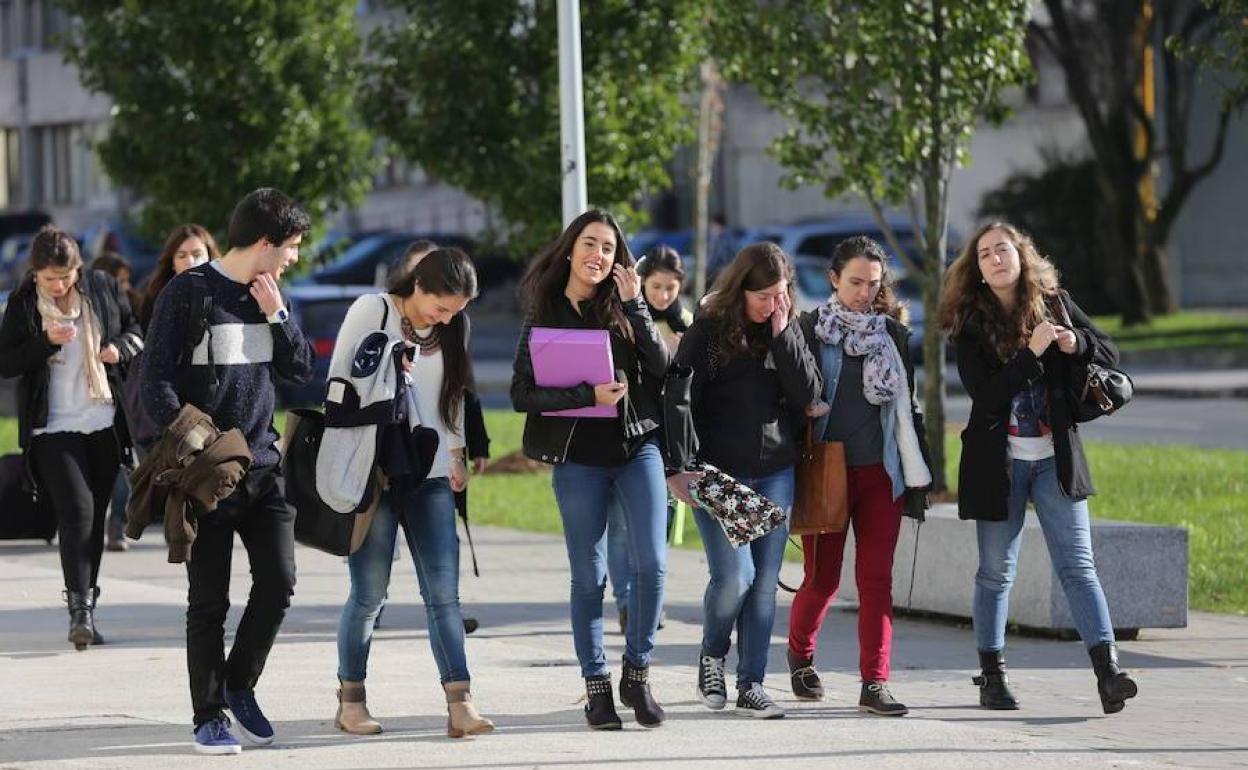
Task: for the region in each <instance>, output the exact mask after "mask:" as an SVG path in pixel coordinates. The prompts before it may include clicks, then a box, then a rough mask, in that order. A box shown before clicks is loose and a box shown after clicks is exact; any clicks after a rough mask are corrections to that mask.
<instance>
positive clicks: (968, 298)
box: [937, 222, 1059, 359]
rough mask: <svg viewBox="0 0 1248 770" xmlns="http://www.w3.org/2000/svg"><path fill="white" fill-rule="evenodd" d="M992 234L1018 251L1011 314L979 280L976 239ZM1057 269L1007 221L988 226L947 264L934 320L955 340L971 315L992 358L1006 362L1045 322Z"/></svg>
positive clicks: (1055, 284)
mask: <svg viewBox="0 0 1248 770" xmlns="http://www.w3.org/2000/svg"><path fill="white" fill-rule="evenodd" d="M993 230H1000V231H1001V232H1003V233H1005V234H1006V237H1008V238H1009V239H1010V242H1011V243H1013V244H1014V248H1016V249H1017V250H1018V256H1019V267H1020V271H1019V274H1018V283H1017V284H1016V285H1015V287H1014V292H1015V302H1014V308H1013V310H1010V311H1007V310H1006V309H1005V307H1004V306H1003V305H1002V304H1001V301H1000V300H999V299H997V295H996V294H994V293H993V291H992V289H991V288H990V287H989V286H988V284H987V283H986V282H985V281H984V275H983V273H982V272H981V271H980V269H979V240H980V239H981V238H983V237H984V236H985V235H987V234H988V233H990V232H992V231H993ZM1058 288H1059V287H1058V280H1057V268H1055V267H1053V263H1052V262H1050V261H1049V260H1047V259H1045V258H1044V257H1043V256H1041V254H1040V252H1039V251H1037V250H1036V244H1035V243H1034V242H1033V241H1032V240H1031V237H1030V236H1028V235H1027V234H1026V233H1024V232H1023V231H1022V230H1020V229H1018V228H1017V227H1015V226H1014V225H1011V224H1009V223H1008V222H990V223H988V224H986V225H984V226H983V227H981V228H979V229H978V230H976V231H975V234H974V235H972V236H971V239H970V240H969V241H967V244H966V246H965V247H963V249H962V252H961V253H960V254H958V258H957V259H955V260H954V261H953V264H952V265H950V266H949V272H948V274H947V275H946V276H945V286H944V288H943V289H942V290H941V295H940V310H939V311H938V314H937V319H938V321H939V323H940V327H941V328H942V329H944V330H946V331H948V332H949V334H950V335H951V336H954V337H956V336H958V334H959V333H961V331H962V328H963V326H964V325H965V324H966V323H967V320H968V319H969V318H970V317H971V316H972V315H977V316H978V317H979V324H980V327H981V328H982V329H983V330H984V333H985V334H986V335H987V336H988V342H989V344H990V345H991V346H992V348H993V349H994V350H996V352H997V355H999V356H1001V358H1003V359H1005V358H1009V357H1010V356H1011V355H1013V354H1014V351H1016V350H1018V349H1019V348H1022V347H1023V346H1024V345H1026V344H1027V342H1028V340H1029V339H1030V338H1031V332H1032V330H1034V329H1035V328H1036V327H1037V326H1038V325H1039V324H1040V323H1041V322H1042V321H1048V320H1051V319H1050V314H1049V309H1048V304H1047V302H1048V300H1049V299H1050V298H1051V297H1055V296H1057V292H1058Z"/></svg>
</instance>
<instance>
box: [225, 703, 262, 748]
mask: <svg viewBox="0 0 1248 770" xmlns="http://www.w3.org/2000/svg"><path fill="white" fill-rule="evenodd" d="M225 705H226V706H227V707H228V708H229V709H230V713H232V714H233V715H234V718H235V719H237V720H238V731H239V732H241V733H242V734H243V736H244V737H245V738H246V739H247V740H249V741H251V742H252V743H254V744H256V745H257V746H267V745H269V744H270V743H272V742H273V725H271V724H269V720H267V719H265V718H264V712H263V711H261V710H260V706H259V704H257V703H256V691H255V690H226V691H225Z"/></svg>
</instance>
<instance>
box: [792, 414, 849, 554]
mask: <svg viewBox="0 0 1248 770" xmlns="http://www.w3.org/2000/svg"><path fill="white" fill-rule="evenodd" d="M814 432H815V431H814V425H813V424H808V425H807V427H806V440H805V441H804V442H802V446H801V450H800V453H799V455H798V460H797V469H796V471H797V490H796V494H795V495H794V498H793V518H792V520H791V521H790V524H789V532H790V533H791V534H794V535H819V534H823V533H825V532H844V531H845V528H846V527H847V526H849V487H848V484H847V479H846V477H845V445H844V444H842V443H841V442H839V441H829V442H824V441H815V439H814Z"/></svg>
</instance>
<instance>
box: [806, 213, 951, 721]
mask: <svg viewBox="0 0 1248 770" xmlns="http://www.w3.org/2000/svg"><path fill="white" fill-rule="evenodd" d="M828 280H829V282H830V283H831V284H832V295H831V296H830V297H829V298H828V301H827V302H825V303H824V304H823V305H821V306H819V308H818V309H817V310H815V311H813V312H810V313H803V314H802V318H801V327H802V332H803V334H804V335H805V336H806V344H807V345H808V346H809V347H810V349H811V351H813V352H814V354H815V358H816V359H817V360H818V361H819V367H820V371H821V372H822V374H823V397H822V400H821V401H820V403H819V404H816V405H815V407H814V408H813V409H811V410H809V411H808V412H807V414H808V416H811V417H814V418H816V419H815V421H814V423H813V424H812V425H811V426H810V430H812V431H813V432H814V436H813V437H814V440H816V441H836V442H840V443H842V445H843V446H844V448H845V464H846V466H847V468H846V479H847V486H848V500H849V520H850V523H851V524H852V525H853V528H854V550H855V553H856V558H855V561H854V563H855V565H856V567H855V575H854V577H855V580H856V582H857V585H858V597H859V607H858V673H859V675H860V676H861V677H862V689H861V692H860V694H859V698H858V708H859V710H860V711H867V712H870V713H873V714H879V715H881V716H901V715H903V714H905V713H907V709H906V707H905V706H904V705H903V704H901V703H899V702H898V701H897V700H896V699H895V698H894V697H893V695H892V692H891V691H890V690H889V688H888V677H889V664H890V658H891V657H892V642H893V591H892V589H893V552H894V551H895V550H896V548H897V536H898V534H899V533H900V531H901V516H902V513H903V508H904V509H905V510H904V512H905V513H909V514H911V515H913V516H916V517H917V518H920V519H921V518H922V517H923V508H924V504H925V501H926V495H927V488H928V487H929V486H930V485H931V481H932V476H931V472H930V470H929V465H928V460H927V442H926V439H925V437H924V431H923V416H922V414H920V413H919V410H918V406H917V402H916V401H915V399H914V365H913V364H912V363H911V362H910V345H909V342H908V341H909V338H910V332H909V331H908V330H907V329H906V327H905V324H903V323H902V321H901V316H902V312H901V311H902V307H901V305H900V304H899V303H898V302H897V299H896V297H895V296H894V295H893V291H892V282H891V280H890V277H889V270H888V254H887V253H886V252H885V251H884V248H883V247H882V246H880V244H878V243H876V242H875V241H873V240H871V239H870V238H868V237H866V236H861V235H860V236H854V237H852V238H847V239H845V240H844V241H841V242H840V243H839V244H837V246H836V249H835V250H833V252H832V260H831V263H830V265H829V267H828ZM908 501H909V502H910V503H911V504H910V505H905V503H906V502H908ZM848 534H849V533H848V530H846V531H845V532H835V533H826V534H820V535H803V536H802V554H803V556H804V557H805V559H804V560H805V573H806V576H805V580H803V581H802V587H801V589H800V590H798V592H797V596H795V597H794V598H793V609H792V611H791V612H790V613H789V649H788V661H789V678H790V682H791V684H792V687H793V694H794V695H796V696H797V697H799V698H802V699H804V700H822V699H823V683H822V682H821V681H820V679H819V674H818V672H816V670H815V667H814V658H815V644H816V641H817V640H818V638H819V629H820V627H821V626H822V625H823V619H824V616H825V614H826V613H827V611H828V604H829V603H830V602H831V601H832V597H833V596H835V595H836V591H837V589H838V588H839V587H840V583H841V562H842V560H843V558H844V552H845V539H846V536H847V535H848Z"/></svg>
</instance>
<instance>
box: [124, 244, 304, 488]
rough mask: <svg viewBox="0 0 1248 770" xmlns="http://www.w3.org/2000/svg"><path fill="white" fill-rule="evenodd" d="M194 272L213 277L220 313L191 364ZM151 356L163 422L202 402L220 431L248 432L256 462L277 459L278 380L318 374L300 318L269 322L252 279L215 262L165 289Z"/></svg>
mask: <svg viewBox="0 0 1248 770" xmlns="http://www.w3.org/2000/svg"><path fill="white" fill-rule="evenodd" d="M192 272H196V273H199V274H201V275H203V276H204V277H205V283H206V287H207V289H208V291H209V293H210V294H211V295H212V311H211V313H210V318H209V319H208V331H207V333H206V334H205V335H204V338H203V339H202V340H201V341H200V342H199V344H198V345H197V346H196V347H195V348H194V350H193V351H192V353H191V359H190V363H189V365H183V364H180V363H179V359H180V357H181V355H182V353H183V351H184V349H185V348H186V341H187V337H188V335H189V334H190V333H191V313H192V308H191V307H190V304H191V294H192V291H193V289H192V280H191V277H190V273H192ZM195 312H198V308H196V309H195ZM209 345H211V346H212V361H213V364H212V368H215V370H216V376H217V386H216V392H215V395H214V394H212V388H211V387H210V384H211V381H212V376H211V374H212V369H211V368H210V366H209V363H208V361H209V355H208V354H209V347H208V346H209ZM143 357H144V360H143V365H142V374H141V385H142V392H143V405H144V406H145V407H146V409H147V411H148V414H149V415H151V417H152V419H154V420H155V421H156V423H157V424H158V425H168V424H169V423H171V422H173V418H174V417H176V416H177V414H178V411H179V410H180V409H181V408H182V405H183V404H184V403H190V404H194V405H195V406H196V407H198V408H199V409H200V410H202V411H203V412H204V413H205V414H208V415H211V417H212V420H213V422H214V423H216V426H217V428H219V429H220V430H223V431H225V430H230V429H231V428H238V429H239V430H241V431H242V432H243V434H244V435H245V436H246V437H247V445H248V447H249V448H250V449H251V454H252V457H253V462H252V467H260V468H262V467H266V466H272V465H276V464H277V461H278V459H279V456H278V451H277V447H276V446H275V443H276V441H277V430H276V429H275V428H274V427H273V407H274V402H275V393H274V384H273V378H274V376H275V375H276V376H278V377H281V378H283V379H285V380H289V381H291V382H293V383H295V384H302V383H305V382H307V381H308V380H309V379H311V377H312V358H313V353H312V346H311V345H310V344H309V343H308V341H307V340H306V339H304V336H303V332H302V331H300V329H299V326H298V324H296V323H295V322H294V320H293V319H288V320H287V321H285V322H284V323H280V324H270V323H268V322H267V321H266V320H265V317H264V313H263V312H262V311H261V310H260V306H259V305H258V304H256V300H255V298H253V297H252V296H251V292H250V290H249V287H248V285H247V284H242V283H238V282H236V281H234V280H232V279H230V278H229V277H227V276H226V275H225V274H223V273H222V272H221V271H220V270H219V269H218V268H217V267H216V265H215V264H214V263H209V264H207V265H201V266H199V267H194V268H191V270H188V271H187V272H185V273H183V274H181V275H179V276H176V277H175V278H174V279H173V280H172V281H170V282H169V284H168V285H167V286H166V287H165V288H164V290H163V291H161V293H160V296H159V298H157V300H156V306H155V308H154V309H153V310H152V319H151V323H150V324H149V325H148V328H147V338H146V341H145V346H144V352H143Z"/></svg>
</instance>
